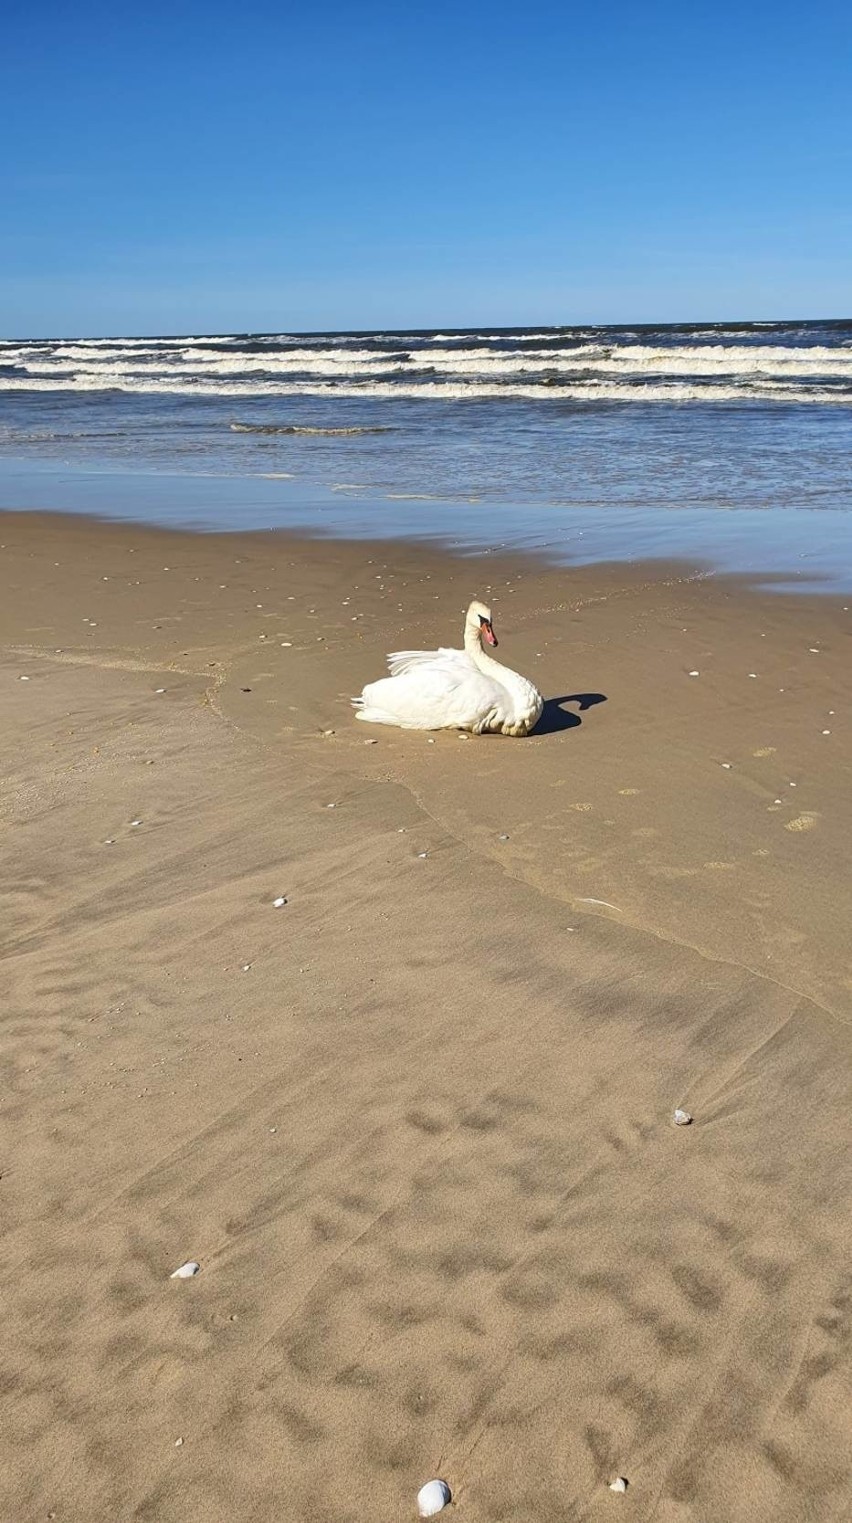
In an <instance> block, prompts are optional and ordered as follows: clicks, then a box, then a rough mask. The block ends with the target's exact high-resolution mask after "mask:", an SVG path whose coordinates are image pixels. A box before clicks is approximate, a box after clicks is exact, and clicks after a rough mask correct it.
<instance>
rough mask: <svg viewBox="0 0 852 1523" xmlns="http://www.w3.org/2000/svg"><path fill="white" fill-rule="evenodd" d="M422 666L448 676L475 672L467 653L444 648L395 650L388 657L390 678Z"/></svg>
mask: <svg viewBox="0 0 852 1523" xmlns="http://www.w3.org/2000/svg"><path fill="white" fill-rule="evenodd" d="M423 666H430V667H434V669H435V670H436V671H441V672H445V673H446V674H447V675H448V676H449V675H451V674H452V672H454V671H458V672H459V673H462V674H465V675H466V674H467V673H469V672H471V671H474V672H475V671H476V670H477V668H476V666H474V663H473V662H472V661H471V659H470V656H469V655H468V654H467V651H464V650H450V649H449V648H448V647H446V646H441V647H439V649H438V650H395V651H391V654H390V655H389V656H388V671H389V672H390V674H391V676H392V677H401V676H402V674H403V672H410V671H414V669H415V668H417V667H423Z"/></svg>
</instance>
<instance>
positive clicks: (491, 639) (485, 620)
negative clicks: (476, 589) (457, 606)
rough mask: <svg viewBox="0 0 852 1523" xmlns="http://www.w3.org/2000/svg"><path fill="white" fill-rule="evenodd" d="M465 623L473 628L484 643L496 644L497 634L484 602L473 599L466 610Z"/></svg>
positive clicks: (489, 611) (488, 609) (489, 610)
mask: <svg viewBox="0 0 852 1523" xmlns="http://www.w3.org/2000/svg"><path fill="white" fill-rule="evenodd" d="M466 622H467V625H468V627H469V628H471V629H475V630H477V631H478V633H479V634H480V636H481V638H482V639H483V640H484V641H485V643H486V645H496V644H497V636H496V635H495V633H494V627H493V625H492V623H491V609H490V608H486V606H485V604H484V603H477V602H476V600H474V601H473V602H472V603H471V605H470V607H469V609H468V611H467V621H466Z"/></svg>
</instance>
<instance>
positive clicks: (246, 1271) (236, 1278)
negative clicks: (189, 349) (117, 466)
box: [0, 514, 852, 1523]
mask: <svg viewBox="0 0 852 1523" xmlns="http://www.w3.org/2000/svg"><path fill="white" fill-rule="evenodd" d="M0 541H2V545H3V548H2V550H0V599H2V601H1V602H0V638H2V643H3V653H2V663H0V695H2V696H0V717H2V734H1V735H0V750H2V757H0V766H2V820H0V839H2V843H3V878H2V894H3V898H2V905H3V915H2V959H3V960H2V965H0V990H2V999H3V1039H4V1040H3V1064H4V1067H3V1080H2V1090H0V1099H2V1106H1V1107H0V1122H2V1157H1V1158H0V1174H2V1177H0V1208H2V1248H0V1253H1V1254H2V1257H1V1258H0V1272H2V1287H3V1299H4V1303H5V1315H4V1319H3V1340H2V1350H0V1392H2V1395H1V1396H0V1401H1V1402H2V1409H1V1410H0V1419H1V1420H0V1473H2V1481H0V1493H2V1495H0V1516H2V1518H3V1519H4V1520H5V1519H8V1520H10V1523H29V1520H37V1519H45V1518H55V1519H57V1520H58V1523H124V1520H131V1519H133V1520H136V1519H138V1520H146V1523H178V1520H180V1523H185V1520H187V1519H191V1520H192V1523H272V1520H275V1523H282V1520H288V1523H289V1520H296V1523H302V1520H304V1523H398V1520H403V1519H406V1518H411V1517H414V1516H415V1496H416V1492H417V1489H418V1487H419V1486H420V1485H421V1484H422V1483H423V1482H424V1481H426V1480H428V1479H429V1478H430V1477H431V1476H435V1475H440V1476H444V1477H446V1479H447V1481H448V1482H449V1483H450V1485H451V1487H452V1490H453V1495H454V1507H453V1508H452V1509H451V1513H452V1516H454V1517H456V1518H457V1519H458V1520H459V1523H504V1520H505V1523H563V1520H564V1523H567V1520H598V1519H601V1520H603V1519H615V1518H620V1517H624V1518H625V1519H628V1518H629V1519H631V1520H633V1523H647V1520H651V1519H653V1520H655V1523H764V1520H766V1523H811V1520H815V1523H827V1520H831V1523H835V1520H836V1523H841V1520H842V1523H846V1520H848V1519H849V1517H850V1516H852V1486H850V1470H849V1461H850V1451H849V1412H850V1396H852V1389H850V1386H852V1381H850V1365H851V1364H852V1361H850V1331H852V1268H850V1231H849V1216H848V1200H849V1194H848V1192H849V1183H850V1179H849V1172H850V1171H849V1164H848V1143H849V1126H848V1117H849V1113H850V1112H849V1106H850V1087H852V1086H850V1064H849V1049H850V1026H849V1017H850V1008H852V965H850V952H849V935H848V927H849V921H850V897H849V875H848V854H849V843H850V840H852V834H850V826H852V802H851V801H852V789H850V775H849V772H850V769H849V754H850V753H849V737H850V721H849V714H850V678H849V673H850V668H852V663H850V660H849V656H850V649H852V646H850V632H852V612H850V611H849V610H848V608H845V607H844V606H843V600H842V599H833V598H825V599H808V598H800V599H793V598H788V597H781V596H777V595H772V594H769V593H757V592H751V591H749V590H748V589H746V588H744V587H743V586H741V585H738V584H736V583H734V582H732V581H730V580H723V579H721V578H713V579H711V580H706V579H700V578H699V579H696V578H694V577H692V578H691V577H689V576H688V575H687V574H686V573H685V572H684V571H683V570H679V569H678V568H665V567H647V566H646V567H637V568H633V569H627V570H625V569H624V568H607V567H597V568H588V569H585V570H564V569H563V570H553V569H545V568H540V567H537V566H535V565H534V564H532V563H530V562H529V561H523V560H519V559H516V560H514V561H511V562H510V561H508V560H502V561H501V560H498V559H497V558H496V557H491V556H489V557H483V558H481V559H480V560H478V561H477V560H468V561H464V560H452V559H451V558H450V557H449V556H448V555H444V554H441V553H439V552H437V551H436V552H434V553H433V552H430V551H427V550H423V549H416V548H411V547H406V546H400V545H394V546H381V545H361V546H353V545H344V544H339V543H328V544H317V543H305V542H300V541H298V540H295V539H291V538H287V537H284V536H277V537H276V536H268V537H264V536H239V537H237V536H220V537H216V536H210V537H205V538H195V537H192V536H189V535H180V534H167V533H164V532H160V531H156V532H155V531H146V530H142V529H135V528H128V527H110V526H103V525H96V524H90V523H85V522H82V521H75V520H69V519H50V518H46V517H37V516H33V515H11V514H10V515H5V516H4V517H3V519H2V520H0ZM489 588H490V591H489V590H488V589H489ZM477 594H478V595H480V596H485V597H490V598H491V600H492V604H493V611H494V620H495V625H496V628H497V632H498V634H499V636H500V638H501V648H500V652H499V654H500V656H501V657H502V658H503V659H505V660H506V661H507V662H508V663H509V664H516V665H517V666H518V668H519V669H520V670H522V671H524V672H526V673H528V674H529V675H530V676H532V677H533V678H534V679H535V680H536V681H537V682H538V683H539V685H540V686H541V687H542V688H543V690H544V691H545V693H546V694H547V696H548V697H549V698H553V699H559V700H561V706H558V705H555V704H553V705H551V706H549V708H548V711H547V713H546V715H545V719H544V721H543V725H542V729H541V732H540V733H538V734H537V735H535V736H534V737H533V738H531V739H530V740H527V741H520V740H504V739H502V738H496V737H484V738H482V739H466V740H461V739H460V738H459V737H458V736H456V735H455V734H446V735H445V734H441V735H438V736H436V737H433V738H432V739H433V743H431V744H430V739H429V738H428V737H426V736H424V735H418V734H403V733H400V732H395V731H390V730H384V729H373V728H371V727H368V726H365V725H361V724H356V723H355V722H354V720H353V716H352V714H351V711H350V709H349V707H348V695H349V694H351V693H353V692H357V691H358V690H359V689H360V687H361V685H362V684H363V682H364V681H366V680H368V679H370V678H372V677H374V676H377V675H380V673H381V670H382V662H383V654H384V652H385V650H387V649H393V648H396V647H399V646H400V645H403V646H409V645H423V646H427V647H428V646H431V645H434V644H436V643H438V642H440V643H444V644H447V643H458V638H459V635H460V631H461V615H462V611H463V608H464V605H465V604H466V602H467V600H468V598H469V597H470V596H473V595H477ZM696 670H697V671H698V672H699V673H700V675H699V676H698V677H691V676H690V675H689V673H690V672H691V671H696ZM751 673H754V674H755V675H754V676H751V675H750V674H751ZM23 678H27V679H28V680H27V681H23V680H22V679H23ZM158 689H164V690H165V691H163V692H159V691H158ZM578 695H579V696H578ZM581 700H582V701H581ZM826 730H828V731H830V734H827V735H826V734H824V733H823V732H824V731H826ZM326 732H332V733H326ZM369 741H375V742H376V744H374V745H370V744H367V742H369ZM332 805H333V806H334V807H333V808H332V807H330V806H332ZM504 836H505V837H508V839H505V840H504V839H502V837H504ZM423 852H426V853H427V856H426V857H425V858H424V857H422V856H421V855H420V854H421V853H423ZM279 896H285V897H286V900H287V902H286V904H285V905H283V906H282V907H280V908H276V907H275V906H274V903H273V901H274V900H275V899H276V897H279ZM597 901H606V902H607V904H608V905H609V906H612V907H609V908H608V907H607V905H606V904H600V903H598V902H597ZM676 1105H683V1106H685V1107H686V1108H687V1109H688V1110H689V1111H691V1112H692V1113H693V1115H694V1122H693V1125H692V1126H689V1127H685V1128H677V1127H675V1126H673V1125H672V1124H671V1115H672V1112H673V1110H674V1108H675V1106H676ZM188 1258H195V1259H197V1260H198V1261H199V1262H200V1264H201V1272H200V1274H198V1275H197V1276H196V1277H195V1278H194V1279H191V1280H187V1281H180V1280H171V1279H170V1278H169V1276H170V1274H171V1271H172V1270H174V1269H175V1268H176V1267H177V1266H178V1265H179V1264H181V1263H182V1262H183V1261H184V1260H186V1259H188ZM617 1475H623V1476H625V1477H626V1478H627V1480H628V1482H629V1488H628V1491H627V1493H626V1495H625V1496H623V1497H619V1496H615V1495H613V1494H612V1493H611V1492H610V1491H609V1490H608V1488H607V1483H608V1482H609V1481H611V1480H612V1479H613V1478H614V1477H615V1476H617Z"/></svg>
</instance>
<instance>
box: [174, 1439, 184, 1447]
mask: <svg viewBox="0 0 852 1523" xmlns="http://www.w3.org/2000/svg"><path fill="white" fill-rule="evenodd" d="M175 1448H176V1449H182V1448H183V1439H182V1438H176V1439H175Z"/></svg>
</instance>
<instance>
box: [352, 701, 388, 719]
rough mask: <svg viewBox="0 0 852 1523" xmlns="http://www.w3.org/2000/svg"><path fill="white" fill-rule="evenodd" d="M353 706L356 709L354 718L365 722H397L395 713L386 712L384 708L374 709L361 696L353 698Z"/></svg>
mask: <svg viewBox="0 0 852 1523" xmlns="http://www.w3.org/2000/svg"><path fill="white" fill-rule="evenodd" d="M352 702H353V706H354V708H355V709H356V711H357V712H356V714H355V718H356V719H363V720H364V722H365V723H366V724H395V725H398V724H399V722H400V721H399V716H398V715H397V714H388V713H387V711H386V710H385V709H374V708H372V707H371V705H370V704H366V703H365V702H364V700H363V698H354V699H353V700H352Z"/></svg>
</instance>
